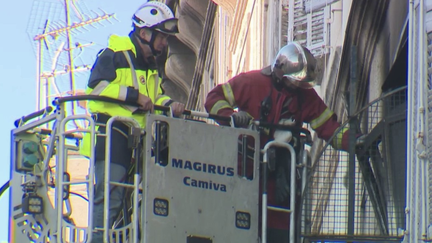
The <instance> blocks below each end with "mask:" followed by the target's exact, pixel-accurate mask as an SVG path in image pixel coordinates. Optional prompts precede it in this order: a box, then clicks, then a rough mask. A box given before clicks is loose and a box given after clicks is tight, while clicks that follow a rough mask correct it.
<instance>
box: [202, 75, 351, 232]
mask: <svg viewBox="0 0 432 243" xmlns="http://www.w3.org/2000/svg"><path fill="white" fill-rule="evenodd" d="M266 97H271V100H272V107H271V110H270V113H269V115H268V116H267V121H268V122H271V123H278V122H279V120H280V119H281V118H294V119H295V120H296V123H297V124H300V125H301V124H302V123H303V122H306V123H309V124H310V125H311V127H312V128H313V129H314V131H315V132H316V133H317V134H318V137H320V138H322V139H324V140H328V139H329V138H330V137H331V136H332V135H333V134H334V132H335V131H336V130H337V129H338V128H339V126H340V124H339V123H338V122H337V118H336V115H335V114H334V113H333V112H332V111H331V110H329V109H328V108H327V106H326V105H325V104H324V102H323V100H322V99H321V98H320V97H319V96H318V94H317V93H316V92H315V90H314V89H298V90H295V91H293V90H287V89H280V90H278V89H276V88H275V86H274V85H273V83H272V79H271V77H269V76H266V75H264V74H262V73H261V71H260V70H256V71H250V72H246V73H241V74H239V75H238V76H236V77H234V78H232V79H231V80H229V81H228V82H227V83H224V84H220V85H218V86H216V87H215V88H214V89H213V90H211V91H210V92H209V94H208V95H207V100H206V102H205V108H206V110H207V112H209V113H211V114H218V115H223V116H231V115H232V113H233V112H234V111H233V109H234V108H236V107H237V108H238V110H239V111H246V112H248V113H249V114H250V115H251V116H252V117H253V118H254V120H258V119H260V109H261V102H262V101H263V100H264V99H265V98H266ZM220 124H222V125H228V124H227V123H224V122H220ZM272 138H273V136H272V134H269V135H266V134H262V135H261V138H260V140H261V141H260V144H261V146H262V147H263V146H264V145H265V144H266V143H267V142H268V141H269V140H272ZM332 146H333V147H334V148H335V149H341V150H347V149H348V128H344V129H342V130H341V131H340V132H339V134H337V135H336V139H334V141H333V143H332ZM274 189H275V178H272V177H270V178H269V180H268V204H269V205H274V201H275V200H274ZM286 206H288V204H287V205H286ZM288 220H289V214H284V213H280V212H275V211H268V227H269V228H276V229H288Z"/></svg>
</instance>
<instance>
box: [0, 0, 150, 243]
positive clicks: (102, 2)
mask: <svg viewBox="0 0 432 243" xmlns="http://www.w3.org/2000/svg"><path fill="white" fill-rule="evenodd" d="M73 1H75V2H78V3H79V4H84V5H82V6H86V8H87V9H89V10H96V11H97V12H100V10H98V8H100V9H102V10H104V11H105V12H106V13H115V16H116V18H117V19H118V20H119V21H113V24H109V23H107V24H105V26H100V27H98V28H97V29H91V31H88V32H86V33H83V34H77V35H75V36H73V37H72V38H73V41H74V42H75V38H76V40H79V41H84V40H86V41H88V42H95V45H94V46H93V47H92V48H89V49H88V50H86V52H85V53H83V56H84V55H85V59H84V60H86V61H87V60H90V61H91V60H93V61H94V59H95V58H94V57H95V56H96V53H97V52H98V51H99V50H100V49H102V48H104V46H105V45H106V43H107V39H108V36H109V35H110V34H118V35H127V34H128V33H129V31H130V30H131V22H130V17H131V16H132V15H133V13H134V11H135V10H136V9H137V8H138V7H139V6H140V5H141V4H142V3H143V2H144V0H127V1H118V0H73ZM35 2H38V3H39V5H38V6H41V5H43V4H46V3H54V5H59V3H63V2H64V0H19V1H7V3H3V4H2V7H1V8H0V33H1V36H2V37H1V38H0V75H1V78H0V79H1V80H0V104H3V105H2V113H1V115H0V164H1V165H0V166H1V169H0V186H2V185H3V184H4V183H5V182H7V181H8V180H9V178H10V163H11V162H10V132H11V129H13V128H14V126H13V122H14V121H15V120H16V119H17V118H20V117H22V116H25V115H27V114H30V113H32V112H34V111H35V110H36V106H35V104H36V67H37V66H36V64H37V62H36V55H35V51H34V44H35V43H34V41H32V39H31V38H30V37H29V33H28V32H32V33H37V31H38V28H40V26H35V25H37V21H34V20H33V19H32V18H31V17H32V16H33V17H34V14H33V13H35V12H38V11H39V10H37V9H35V8H36V7H35V6H36V5H35ZM126 2H127V4H125V3H126ZM60 10H61V9H60ZM47 12H48V11H47ZM56 13H58V10H52V11H50V12H49V13H48V14H46V13H45V14H44V11H39V12H38V16H39V17H40V18H42V19H47V18H49V16H50V14H51V15H52V14H56ZM35 23H36V24H35ZM29 27H30V28H29ZM28 30H29V31H28ZM87 64H89V65H92V64H93V63H87ZM80 75H81V76H80V79H84V80H85V79H86V77H88V72H86V73H83V74H80ZM8 217H9V190H8V191H7V192H5V193H4V194H3V196H1V197H0V242H1V243H2V242H7V239H8V229H9V220H8Z"/></svg>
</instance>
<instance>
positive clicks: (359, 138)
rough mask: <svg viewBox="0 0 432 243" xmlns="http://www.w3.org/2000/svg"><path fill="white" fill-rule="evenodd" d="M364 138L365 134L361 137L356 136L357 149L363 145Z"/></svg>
mask: <svg viewBox="0 0 432 243" xmlns="http://www.w3.org/2000/svg"><path fill="white" fill-rule="evenodd" d="M366 137H367V134H363V135H360V136H358V137H357V140H356V146H357V147H358V146H363V144H364V142H365V140H366Z"/></svg>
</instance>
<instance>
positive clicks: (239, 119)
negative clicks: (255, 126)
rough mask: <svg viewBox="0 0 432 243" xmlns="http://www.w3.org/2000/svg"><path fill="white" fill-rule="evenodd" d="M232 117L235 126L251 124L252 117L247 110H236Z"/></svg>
mask: <svg viewBox="0 0 432 243" xmlns="http://www.w3.org/2000/svg"><path fill="white" fill-rule="evenodd" d="M231 117H232V118H233V120H234V126H235V127H246V126H247V125H249V124H250V121H251V120H252V117H251V116H250V115H249V114H248V113H247V112H246V111H239V112H234V113H233V114H232V115H231Z"/></svg>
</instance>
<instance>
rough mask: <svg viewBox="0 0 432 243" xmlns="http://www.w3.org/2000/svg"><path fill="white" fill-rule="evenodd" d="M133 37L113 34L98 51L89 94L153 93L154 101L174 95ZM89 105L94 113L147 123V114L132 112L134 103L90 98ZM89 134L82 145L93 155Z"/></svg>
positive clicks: (126, 97) (130, 98)
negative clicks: (166, 91) (164, 86)
mask: <svg viewBox="0 0 432 243" xmlns="http://www.w3.org/2000/svg"><path fill="white" fill-rule="evenodd" d="M131 38H133V37H129V36H116V35H112V36H110V38H109V42H108V43H109V44H108V48H106V49H104V50H103V51H102V52H101V53H100V54H99V55H98V58H97V60H96V62H95V64H94V66H93V68H92V70H91V75H90V79H89V83H88V88H87V90H86V94H91V95H100V96H105V97H110V98H114V99H119V100H123V101H127V102H130V103H136V102H137V100H138V95H139V93H141V94H143V95H145V96H147V97H149V98H150V99H151V100H152V101H153V104H156V105H165V104H166V103H167V102H168V101H170V98H169V97H168V96H166V95H164V94H163V90H162V88H161V79H160V78H159V75H158V71H157V69H156V67H155V66H154V67H151V66H150V65H149V64H147V63H146V62H145V61H144V60H143V57H142V56H140V53H137V51H136V48H135V46H136V44H134V43H133V41H132V39H131ZM87 107H88V109H89V112H90V113H92V114H98V113H102V114H106V115H108V116H124V117H131V118H134V119H135V120H136V121H137V122H138V123H139V124H140V126H141V127H142V128H144V127H145V124H146V117H145V114H132V112H133V111H135V110H136V109H137V107H134V106H127V105H119V104H115V103H109V102H103V101H89V102H88V106H87ZM89 138H90V137H89V135H85V136H84V139H83V141H82V145H81V149H80V152H81V154H83V155H85V156H89V155H90V149H91V148H90V144H89V143H90V139H89ZM98 140H99V139H98Z"/></svg>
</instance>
